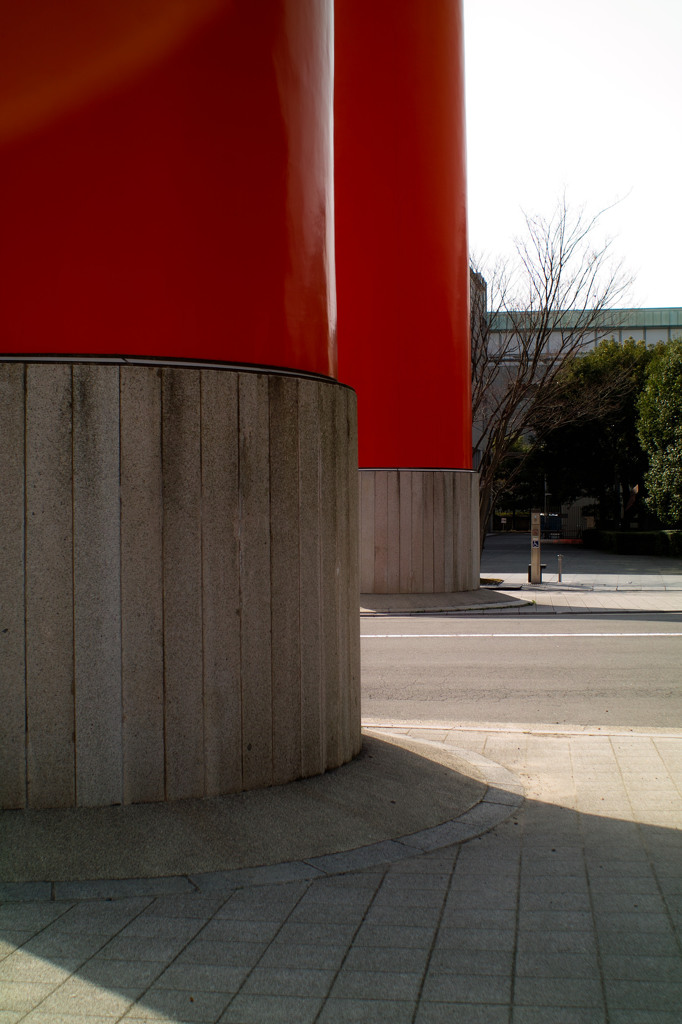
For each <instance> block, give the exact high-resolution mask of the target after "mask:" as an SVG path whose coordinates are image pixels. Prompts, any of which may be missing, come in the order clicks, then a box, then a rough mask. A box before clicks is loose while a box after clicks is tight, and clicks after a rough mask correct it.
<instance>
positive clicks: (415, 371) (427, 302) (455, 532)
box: [334, 0, 479, 593]
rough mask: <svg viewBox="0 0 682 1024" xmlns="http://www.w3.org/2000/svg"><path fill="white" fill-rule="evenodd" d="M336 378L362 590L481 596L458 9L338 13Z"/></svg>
mask: <svg viewBox="0 0 682 1024" xmlns="http://www.w3.org/2000/svg"><path fill="white" fill-rule="evenodd" d="M335 31H336V65H335V100H334V103H335V203H336V243H337V245H336V266H337V292H338V302H339V322H338V332H339V373H340V378H341V379H342V380H344V381H346V382H347V383H349V384H351V385H352V386H353V387H354V388H355V390H356V391H357V395H358V431H359V463H360V467H361V469H360V506H361V514H360V524H361V525H360V529H361V533H360V552H361V573H360V576H361V579H360V583H361V590H363V591H365V592H375V593H399V592H400V593H420V592H422V593H423V592H444V591H462V590H471V589H477V588H478V586H479V545H478V525H477V524H478V511H477V497H478V486H477V476H476V474H475V473H473V472H472V470H471V376H470V375H471V370H470V336H469V270H468V252H467V227H466V177H465V135H464V71H463V38H462V11H461V2H460V0H428V2H423V3H421V2H415V0H385V2H382V0H373V2H370V3H368V2H367V0H342V2H340V3H337V5H336V12H335Z"/></svg>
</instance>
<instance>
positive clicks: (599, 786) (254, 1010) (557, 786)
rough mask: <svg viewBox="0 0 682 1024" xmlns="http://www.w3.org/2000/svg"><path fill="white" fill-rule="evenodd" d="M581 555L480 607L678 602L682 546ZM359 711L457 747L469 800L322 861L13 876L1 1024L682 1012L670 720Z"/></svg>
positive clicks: (299, 1023)
mask: <svg viewBox="0 0 682 1024" xmlns="http://www.w3.org/2000/svg"><path fill="white" fill-rule="evenodd" d="M493 549H494V545H493V544H490V545H489V546H488V551H489V554H490V557H492V555H493V554H496V557H497V559H498V561H497V565H498V566H499V569H498V570H496V573H495V574H496V575H504V576H505V578H506V579H507V581H510V580H511V578H512V569H511V567H510V566H509V565H507V564H504V563H505V558H506V557H507V556H508V557H509V558H512V559H513V558H517V557H518V552H514V551H511V553H510V552H509V551H507V552H506V553H505V550H503V546H502V545H500V546H499V547H498V549H497V551H496V552H495V551H494V550H493ZM486 557H488V556H486ZM574 557H575V558H577V557H578V556H574ZM588 559H589V556H588ZM545 561H547V559H545ZM655 561H656V562H660V561H663V560H655ZM607 562H608V559H607ZM589 564H590V565H591V566H592V568H593V569H594V570H595V571H594V573H593V577H594V578H593V579H591V580H590V579H589V578H588V577H589V573H588V569H589V566H588V565H586V564H581V563H577V564H574V566H573V568H574V569H575V570H576V571H575V573H573V574H572V575H571V573H568V572H567V565H566V566H565V573H566V575H565V577H564V579H565V583H564V585H563V588H560V587H557V585H556V582H554V583H552V582H551V581H548V582H547V583H546V584H543V585H542V589H538V588H534V589H533V598H532V599H534V600H536V601H537V604H536V605H526V606H521V605H519V604H516V605H515V606H512V608H511V609H507V610H502V609H501V608H500V607H499V605H500V604H501V603H504V602H507V603H510V604H512V605H513V602H519V601H520V600H526V599H528V598H527V592H526V590H525V589H524V590H523V591H521V592H519V591H509V592H507V593H502V594H501V595H494V596H493V597H492V601H491V603H493V604H494V603H495V598H497V608H493V609H492V610H491V611H490V612H485V611H484V610H483V609H482V608H481V607H480V604H481V601H479V607H478V610H479V612H481V613H483V614H489V613H492V614H510V613H511V614H514V611H515V608H516V609H518V608H519V607H526V608H528V609H529V611H527V612H524V614H536V613H537V612H538V611H544V612H545V613H547V612H554V613H556V612H558V611H559V610H560V609H561V608H562V606H561V602H560V600H559V599H560V597H561V596H562V595H564V596H567V597H568V600H569V603H567V604H566V605H565V606H563V608H564V610H574V611H581V612H583V613H585V612H586V611H596V610H597V609H598V608H600V606H599V605H598V604H596V603H595V604H590V601H592V599H593V598H595V599H596V598H598V597H600V596H601V597H603V596H604V594H605V593H606V594H607V596H608V602H609V604H608V606H606V607H605V606H601V608H600V610H601V611H605V610H610V611H618V612H622V611H625V610H629V611H633V612H634V611H639V612H640V613H641V612H650V613H651V614H657V613H658V612H661V611H664V612H678V611H680V610H682V567H681V566H680V564H679V563H677V564H676V565H673V564H671V563H668V564H667V565H666V566H660V565H654V566H646V567H645V566H644V563H643V562H640V563H639V564H638V565H639V568H640V570H643V569H644V568H646V570H647V571H641V572H640V573H633V572H628V571H627V569H628V567H627V566H625V567H621V568H622V569H623V571H622V572H621V568H619V570H618V572H617V573H615V572H610V571H608V570H609V569H611V568H615V563H613V562H611V563H610V565H607V566H605V565H604V564H603V563H601V564H600V563H598V562H595V561H592V562H590V563H589ZM597 565H598V566H599V568H598V571H597V568H595V567H596V566H597ZM630 568H632V567H630ZM578 570H580V571H578ZM668 570H669V571H668ZM484 572H485V573H486V574H488V575H492V572H491V571H490V567H488V566H487V565H486V566H485V568H484ZM612 576H616V577H617V578H616V579H615V581H614V579H611V578H610V577H612ZM638 576H641V577H642V583H641V586H642V589H641V590H635V589H630V590H628V589H626V588H627V587H631V588H635V587H637V586H638V585H640V584H638V583H637V582H636V579H637V577H638ZM628 579H629V580H630V582H627V580H628ZM661 579H663V585H661V583H660V580H661ZM678 583H679V584H680V585H679V586H678ZM663 586H664V587H665V589H663ZM542 595H548V596H547V598H545V597H543V596H542ZM588 595H591V597H589V596H588ZM465 597H466V596H465ZM479 597H480V598H481V600H482V601H485V602H486V603H487V602H488V595H485V594H484V595H480V594H479ZM578 598H580V599H581V601H585V602H586V603H585V604H582V605H581V604H580V603H579V601H578ZM650 598H653V599H654V604H655V607H652V605H651V604H650V603H648V602H649V599H650ZM620 600H622V601H624V602H625V607H619V606H618V605H617V604H616V602H617V601H620ZM673 724H676V723H673ZM371 725H372V726H374V727H375V728H376V727H378V726H381V727H382V731H383V735H385V736H394V737H396V736H409V737H410V742H411V743H412V744H413V748H414V745H416V746H419V745H421V749H423V750H424V751H426V750H427V749H428V748H432V749H433V751H434V752H436V751H438V752H440V755H441V757H442V756H443V752H444V751H447V750H449V751H450V752H451V756H452V757H453V758H454V759H456V763H457V766H458V770H459V771H462V772H465V773H466V772H467V771H469V772H470V774H471V778H472V780H475V781H476V784H477V785H480V784H481V783H482V784H483V791H482V795H480V800H479V802H478V803H477V804H475V805H474V806H473V807H470V808H469V809H468V810H463V811H461V812H456V814H457V816H456V817H455V818H453V819H451V820H449V821H446V822H444V823H443V824H442V825H440V826H438V825H437V826H435V827H431V828H423V829H421V831H419V832H413V833H411V835H406V836H402V837H401V836H398V837H394V838H393V839H392V840H390V841H388V842H383V843H382V842H381V841H377V842H374V843H370V844H369V845H367V846H364V847H362V848H361V849H360V850H357V851H355V853H353V852H352V851H351V852H349V853H345V854H337V855H336V859H335V855H334V854H332V855H330V857H328V858H327V860H326V862H324V861H323V860H320V859H318V860H317V861H316V862H313V861H314V858H311V857H308V858H307V859H306V858H304V859H302V860H298V861H290V862H288V863H286V864H281V865H273V866H271V867H266V868H260V869H259V868H254V869H251V870H249V869H242V870H241V871H234V872H218V873H213V874H211V873H208V874H206V875H204V876H203V877H197V876H192V875H187V876H183V877H177V876H176V877H166V878H142V879H135V880H132V881H130V882H127V883H126V882H121V883H111V882H110V883H106V885H105V886H104V887H102V888H101V889H100V890H99V892H98V890H97V888H96V887H93V886H92V885H91V884H90V885H89V886H85V887H81V888H80V889H79V888H78V887H77V884H74V885H75V887H74V888H72V889H71V890H69V889H68V888H66V887H65V885H62V886H60V885H59V884H55V885H52V884H50V883H48V884H41V883H40V880H39V879H37V881H38V885H37V886H36V887H34V888H33V889H31V888H27V887H23V888H19V889H17V888H15V889H14V890H10V888H8V887H6V888H5V889H4V901H3V902H0V1024H19V1022H21V1024H112V1022H115V1021H131V1022H133V1021H136V1022H138V1024H140V1022H144V1021H147V1022H149V1024H151V1022H155V1024H159V1022H161V1024H185V1022H187V1024H189V1022H206V1024H208V1022H221V1024H227V1022H231V1024H269V1022H273V1024H347V1022H348V1024H349V1022H359V1024H375V1022H376V1024H403V1022H405V1024H408V1022H409V1024H445V1022H447V1024H460V1022H461V1024H679V1022H680V1021H682V729H679V728H672V727H671V728H670V729H657V730H654V729H650V730H642V729H626V728H620V729H613V730H609V729H604V728H599V729H597V728H594V729H592V728H590V727H589V726H585V727H576V728H571V727H564V728H562V729H561V730H559V729H558V727H557V726H555V725H546V726H542V725H533V726H528V725H524V724H523V723H519V724H517V725H513V726H497V725H496V724H495V723H494V722H488V723H480V724H479V725H478V726H477V727H476V728H468V729H463V728H460V727H458V724H457V723H456V722H451V723H445V724H443V723H439V724H438V726H437V727H435V725H434V727H433V728H425V727H424V723H421V727H418V726H417V723H405V722H402V723H400V724H399V725H398V724H396V723H392V722H372V723H371ZM376 735H377V736H379V735H381V731H379V732H377V733H376ZM467 765H468V768H467ZM414 779H415V783H418V781H419V779H418V777H417V775H416V774H415V775H414ZM401 786H402V799H403V800H404V802H405V803H406V804H409V803H411V804H413V805H414V804H415V803H418V800H419V797H418V796H417V795H416V794H418V793H419V788H418V786H417V788H415V789H413V788H412V786H411V782H410V780H409V777H408V779H407V780H405V779H403V781H402V782H401ZM422 792H423V790H422ZM522 792H523V793H525V801H523V802H520V798H521V793H522ZM279 824H281V823H279ZM1 825H2V817H1V816H0V827H1ZM273 825H274V826H277V825H278V823H277V822H275V821H273ZM152 852H153V851H152ZM2 892H3V890H1V889H0V893H2ZM12 895H13V896H14V899H8V898H7V897H8V896H12ZM79 896H80V897H83V896H87V897H89V898H77V897H79Z"/></svg>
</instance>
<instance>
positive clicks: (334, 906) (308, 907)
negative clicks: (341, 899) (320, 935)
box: [288, 901, 366, 927]
mask: <svg viewBox="0 0 682 1024" xmlns="http://www.w3.org/2000/svg"><path fill="white" fill-rule="evenodd" d="M365 910H366V903H365V902H363V903H353V904H351V905H350V906H344V904H343V903H337V902H336V901H334V902H333V903H327V902H323V901H308V902H306V903H305V904H303V903H300V904H299V906H297V907H296V909H295V910H293V911H292V912H291V914H290V916H289V919H288V920H289V923H290V924H354V925H355V926H356V927H357V926H358V925H359V924H360V922H361V921H362V919H363V916H364V914H365Z"/></svg>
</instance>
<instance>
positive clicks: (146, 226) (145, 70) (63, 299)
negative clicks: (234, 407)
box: [0, 0, 336, 376]
mask: <svg viewBox="0 0 682 1024" xmlns="http://www.w3.org/2000/svg"><path fill="white" fill-rule="evenodd" d="M0 40H1V43H0V46H1V48H2V65H3V68H2V83H0V224H2V230H1V231H0V352H2V353H6V354H28V353H32V354H37V353H60V354H70V355H73V354H89V355H113V356H121V355H126V356H141V357H146V356H159V357H164V358H169V357H171V358H182V359H200V360H223V361H229V362H243V363H253V364H257V365H263V366H277V367H288V368H294V369H299V370H305V371H311V372H314V373H319V374H324V375H328V376H334V375H335V373H336V339H335V331H336V301H335V280H334V255H333V247H334V240H333V200H332V178H333V176H332V167H331V152H332V149H331V132H332V126H331V117H330V102H331V90H332V54H331V46H332V5H331V0H329V2H322V3H321V2H319V0H258V2H257V3H255V2H254V0H193V2H192V3H191V4H188V3H186V2H181V0H135V2H121V0H98V2H97V3H92V2H91V0H60V2H59V3H55V2H54V0H32V2H31V4H30V5H25V4H17V3H15V2H13V0H3V2H2V3H0Z"/></svg>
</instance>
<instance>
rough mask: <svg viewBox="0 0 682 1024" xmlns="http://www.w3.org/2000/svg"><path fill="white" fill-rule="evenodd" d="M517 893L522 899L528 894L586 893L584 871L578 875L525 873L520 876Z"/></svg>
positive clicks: (586, 885) (586, 886)
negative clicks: (518, 892)
mask: <svg viewBox="0 0 682 1024" xmlns="http://www.w3.org/2000/svg"><path fill="white" fill-rule="evenodd" d="M519 891H520V893H521V898H522V899H523V898H524V897H525V896H526V894H528V893H534V894H537V895H539V894H544V893H550V894H554V893H587V892H588V884H587V878H586V877H585V872H584V871H582V872H580V873H579V874H561V873H552V874H536V873H532V872H528V871H526V872H524V873H523V874H522V876H521V884H520V886H519Z"/></svg>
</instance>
